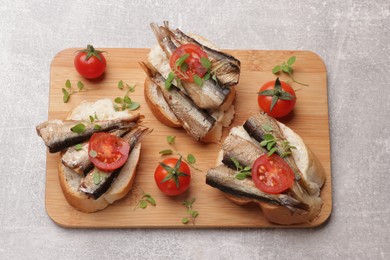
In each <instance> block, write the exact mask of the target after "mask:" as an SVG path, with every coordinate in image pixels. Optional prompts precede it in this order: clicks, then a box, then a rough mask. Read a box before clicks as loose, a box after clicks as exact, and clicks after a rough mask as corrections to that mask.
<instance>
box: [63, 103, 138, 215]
mask: <svg viewBox="0 0 390 260" xmlns="http://www.w3.org/2000/svg"><path fill="white" fill-rule="evenodd" d="M95 114H96V117H97V118H98V119H99V120H108V119H114V118H121V117H129V116H131V114H130V113H129V112H128V111H115V109H114V104H113V103H112V101H111V100H110V99H100V100H97V101H96V102H86V101H83V102H81V103H80V105H79V106H77V107H75V108H74V109H73V110H72V111H71V112H70V113H69V115H68V117H67V120H86V121H89V116H95ZM140 152H141V144H140V143H138V144H136V145H135V147H134V148H133V150H132V151H131V152H130V155H129V158H128V160H127V162H126V163H125V165H124V166H123V168H122V170H121V171H120V173H119V174H118V176H117V177H116V178H115V180H114V181H113V183H112V184H111V186H110V188H109V189H108V190H107V191H106V192H105V193H104V194H103V195H102V196H100V197H99V198H98V199H96V200H94V199H93V198H89V197H88V196H87V195H86V194H85V193H83V192H80V191H78V188H79V185H80V182H81V180H82V178H83V176H82V175H80V174H78V173H77V172H75V171H73V170H71V169H70V168H68V167H66V166H64V165H63V164H62V162H61V161H60V162H59V166H58V177H59V181H60V186H61V189H62V191H63V194H64V196H65V199H66V200H67V201H68V203H69V204H70V205H71V206H73V207H74V208H76V209H78V210H80V211H82V212H86V213H91V212H96V211H98V210H102V209H104V208H106V207H107V206H109V205H110V204H112V203H114V202H115V201H117V200H119V199H121V198H123V197H125V196H126V194H127V193H128V192H129V191H130V190H131V188H132V186H133V183H134V179H135V175H136V168H137V164H138V160H139V157H140Z"/></svg>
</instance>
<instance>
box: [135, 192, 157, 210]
mask: <svg viewBox="0 0 390 260" xmlns="http://www.w3.org/2000/svg"><path fill="white" fill-rule="evenodd" d="M148 203H149V204H150V205H152V206H156V205H157V203H156V200H155V199H154V198H153V197H152V196H151V195H150V194H149V193H143V195H142V197H141V199H140V200H139V201H138V203H137V205H136V206H135V208H134V210H136V209H137V208H141V209H146V208H147V207H148Z"/></svg>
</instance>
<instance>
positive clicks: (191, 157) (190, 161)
mask: <svg viewBox="0 0 390 260" xmlns="http://www.w3.org/2000/svg"><path fill="white" fill-rule="evenodd" d="M187 161H188V162H189V163H190V164H194V163H195V162H196V158H195V156H194V155H193V154H190V153H189V154H188V155H187Z"/></svg>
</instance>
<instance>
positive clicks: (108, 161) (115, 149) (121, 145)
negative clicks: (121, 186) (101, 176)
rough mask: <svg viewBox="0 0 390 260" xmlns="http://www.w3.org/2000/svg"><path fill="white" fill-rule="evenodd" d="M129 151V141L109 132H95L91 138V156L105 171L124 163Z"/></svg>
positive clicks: (93, 161)
mask: <svg viewBox="0 0 390 260" xmlns="http://www.w3.org/2000/svg"><path fill="white" fill-rule="evenodd" d="M129 152H130V145H129V143H128V142H126V141H125V140H124V139H122V138H119V137H117V136H114V135H112V134H109V133H103V132H102V133H95V134H93V135H92V137H91V139H90V140H89V147H88V155H89V158H90V160H91V162H92V163H93V164H94V165H95V166H96V167H97V168H99V169H100V170H103V171H113V170H115V169H118V168H119V167H121V166H122V165H124V164H125V163H126V161H127V158H128V157H129Z"/></svg>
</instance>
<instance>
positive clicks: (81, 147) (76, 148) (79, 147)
mask: <svg viewBox="0 0 390 260" xmlns="http://www.w3.org/2000/svg"><path fill="white" fill-rule="evenodd" d="M74 149H75V150H76V151H80V150H81V149H83V145H82V144H76V145H75V146H74Z"/></svg>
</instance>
